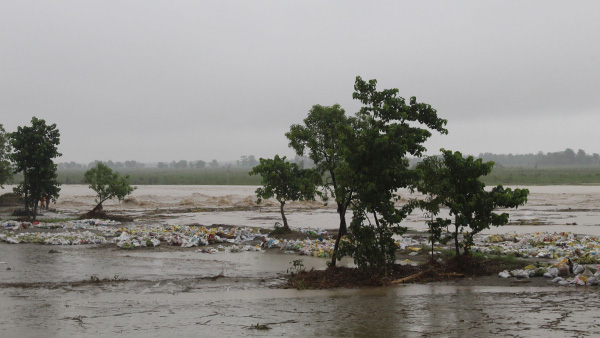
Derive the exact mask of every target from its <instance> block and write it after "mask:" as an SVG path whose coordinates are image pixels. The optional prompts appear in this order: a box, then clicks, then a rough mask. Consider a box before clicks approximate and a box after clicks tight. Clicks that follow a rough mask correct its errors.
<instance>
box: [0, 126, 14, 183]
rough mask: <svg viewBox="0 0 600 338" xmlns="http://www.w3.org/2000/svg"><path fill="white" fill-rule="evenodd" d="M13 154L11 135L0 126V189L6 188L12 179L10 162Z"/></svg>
mask: <svg viewBox="0 0 600 338" xmlns="http://www.w3.org/2000/svg"><path fill="white" fill-rule="evenodd" d="M10 152H11V146H10V139H9V134H7V133H6V132H5V131H4V127H3V126H2V125H1V124H0V188H4V186H3V185H4V184H6V183H8V182H9V181H10V180H11V179H12V177H13V174H12V171H13V170H12V167H11V164H10V160H9V154H10Z"/></svg>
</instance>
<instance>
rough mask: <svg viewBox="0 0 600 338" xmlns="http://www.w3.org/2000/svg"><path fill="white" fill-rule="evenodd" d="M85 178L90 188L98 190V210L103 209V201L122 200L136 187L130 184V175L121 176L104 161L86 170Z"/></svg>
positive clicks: (96, 208)
mask: <svg viewBox="0 0 600 338" xmlns="http://www.w3.org/2000/svg"><path fill="white" fill-rule="evenodd" d="M84 178H85V182H86V183H88V184H89V187H90V189H92V190H94V191H95V192H96V203H97V205H96V207H95V208H94V210H96V211H97V210H102V203H104V202H105V201H107V200H109V199H112V198H117V199H118V200H119V201H121V200H123V198H125V197H126V196H127V195H129V194H131V193H132V192H133V191H134V190H135V189H136V188H135V187H132V186H131V185H130V184H129V176H128V175H126V176H121V175H119V173H116V172H113V171H112V169H110V168H109V167H107V166H106V165H104V164H102V163H98V164H97V165H96V167H94V168H92V169H89V170H88V171H86V172H85V174H84Z"/></svg>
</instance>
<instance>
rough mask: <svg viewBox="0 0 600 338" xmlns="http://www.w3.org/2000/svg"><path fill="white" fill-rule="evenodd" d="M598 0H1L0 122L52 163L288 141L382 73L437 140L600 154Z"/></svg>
mask: <svg viewBox="0 0 600 338" xmlns="http://www.w3.org/2000/svg"><path fill="white" fill-rule="evenodd" d="M599 18H600V1H549V0H542V1H479V0H477V1H373V0H370V1H307V0H302V1H175V0H169V1H148V0H143V1H124V0H117V1H80V0H76V1H45V0H44V1H42V0H39V1H26V0H15V1H10V0H5V1H0V111H1V115H0V116H1V118H0V123H1V124H3V125H4V127H5V129H6V130H7V131H14V130H15V129H16V127H17V126H19V125H26V124H29V121H30V120H31V117H32V116H36V117H38V118H43V119H45V120H46V121H47V122H48V123H56V124H57V126H58V129H59V130H60V132H61V145H60V147H59V149H60V151H61V152H62V153H63V156H62V158H61V159H59V161H76V162H89V161H92V160H94V159H98V160H109V159H110V160H113V161H124V160H132V159H133V160H138V161H142V162H153V161H171V160H180V159H186V160H197V159H202V160H206V161H209V160H212V159H217V160H235V159H239V157H240V156H241V155H250V154H254V155H255V156H257V157H271V156H273V155H275V154H281V155H292V152H291V151H290V150H289V149H288V148H287V142H286V139H285V137H284V133H285V132H286V131H287V130H288V129H289V126H290V125H291V124H294V123H299V122H301V121H302V119H304V118H305V117H306V114H307V112H308V110H309V109H310V107H311V106H312V105H314V104H322V105H332V104H334V103H339V104H341V105H342V107H344V108H345V109H346V112H347V113H348V114H354V112H356V111H357V110H358V108H359V106H358V102H354V101H353V100H352V91H353V85H354V79H355V77H356V76H357V75H360V76H362V77H363V79H373V78H375V79H377V80H378V88H380V89H384V88H398V89H399V90H400V94H401V96H403V97H406V98H408V97H410V96H416V97H417V99H418V100H419V101H423V102H427V103H429V104H431V105H432V106H433V107H434V108H436V109H437V110H438V115H439V116H440V117H442V118H445V119H448V121H449V122H448V126H447V127H448V129H449V134H448V135H446V136H436V137H434V138H432V139H431V140H430V141H429V142H428V143H427V147H428V149H429V152H430V153H437V152H438V150H439V148H441V147H444V148H446V149H452V150H460V151H462V152H463V153H470V154H478V153H480V152H486V151H489V152H495V153H509V152H510V153H529V152H537V151H544V152H547V151H559V150H564V149H565V148H567V147H570V148H573V149H575V150H576V149H579V148H581V149H584V150H586V152H588V153H592V152H600V142H598V139H599V136H598V135H600V132H599V126H600V20H599Z"/></svg>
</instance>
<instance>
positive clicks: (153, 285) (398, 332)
mask: <svg viewBox="0 0 600 338" xmlns="http://www.w3.org/2000/svg"><path fill="white" fill-rule="evenodd" d="M8 189H10V187H5V190H8ZM254 189H255V187H201V186H200V187H198V186H140V187H139V188H138V190H136V191H135V192H134V194H133V196H132V197H131V198H130V199H128V200H127V201H125V202H122V203H120V204H119V203H112V202H111V203H108V204H106V205H105V208H106V209H107V210H108V211H111V212H112V211H114V212H116V213H120V214H124V215H131V216H134V217H135V218H136V222H137V223H141V224H143V223H148V224H156V223H161V224H187V223H192V222H197V223H201V224H207V225H208V224H229V225H240V226H261V227H265V228H270V227H272V226H273V223H274V222H275V221H277V220H278V214H277V209H276V205H275V204H273V203H269V202H267V203H266V206H265V207H264V208H262V209H256V208H255V207H254V206H253V204H254V203H253V201H254V199H253V197H252V194H253V191H254ZM530 190H531V191H532V194H531V196H530V199H529V203H528V204H527V205H526V206H525V207H523V208H520V209H519V210H517V211H516V212H510V213H511V219H512V220H515V219H520V220H525V221H528V220H529V221H531V220H538V222H539V223H543V224H546V225H543V226H540V225H538V226H506V227H502V228H498V229H492V231H491V232H506V231H517V232H521V233H522V232H536V231H574V232H577V233H582V234H596V235H598V234H600V231H599V229H600V227H598V224H600V217H599V216H600V214H599V212H600V202H599V201H600V187H596V186H583V187H562V186H561V187H530ZM0 193H3V191H0ZM93 205H94V203H93V195H92V194H91V191H90V190H89V189H87V187H85V186H63V187H62V191H61V198H60V199H59V201H58V203H57V204H56V205H55V206H53V207H56V208H57V210H58V211H60V212H62V213H63V214H65V215H74V214H77V213H81V212H83V211H87V210H89V209H91V207H93ZM289 207H290V208H289V210H290V211H289V212H290V215H289V219H290V224H291V226H292V227H314V228H326V229H327V228H329V229H332V228H334V227H335V225H336V217H337V215H336V214H335V210H334V209H333V208H332V207H331V206H328V207H323V206H322V205H321V204H319V203H311V204H292V205H290V206H289ZM48 215H49V216H54V217H58V216H60V215H59V214H52V213H50V214H48ZM422 222H423V215H418V214H416V215H412V216H411V218H409V220H408V221H407V225H408V226H409V227H411V228H413V229H423V228H424V226H423V224H421V223H422ZM573 223H576V225H572V224H573ZM567 224H569V225H567ZM50 250H53V251H52V252H53V253H50ZM56 251H57V252H56ZM299 258H301V259H303V263H304V265H305V266H306V267H307V268H308V269H310V268H312V267H314V268H323V267H324V266H325V260H324V259H321V258H314V257H306V256H302V257H299V256H296V255H291V254H284V253H274V252H245V253H218V254H212V255H211V254H202V253H199V252H197V251H196V250H195V249H192V248H189V249H181V248H170V247H169V248H167V247H162V246H161V247H158V248H155V249H143V250H133V251H126V250H120V249H118V248H116V247H114V246H96V245H87V246H44V245H34V244H16V245H12V244H6V243H0V337H69V336H71V337H114V336H123V337H164V336H173V337H187V336H193V337H224V336H225V337H232V336H303V337H306V336H318V337H389V336H397V337H401V336H406V337H464V336H471V337H482V336H491V335H494V336H510V337H530V336H545V337H579V336H595V335H600V325H598V319H596V318H597V315H596V308H597V304H598V303H599V302H600V293H599V291H598V288H597V287H558V286H555V285H550V284H548V286H530V287H527V286H524V285H528V284H522V283H518V284H517V283H514V284H507V286H498V285H497V283H487V282H486V279H481V280H470V281H467V280H457V281H456V282H449V283H443V284H428V285H401V286H394V287H380V288H372V289H336V290H289V289H279V288H277V285H279V284H281V283H282V281H283V274H284V273H285V272H286V269H288V268H289V267H290V262H291V261H292V260H295V259H299ZM345 264H349V263H348V262H345ZM95 277H97V278H98V279H99V280H98V281H95V280H94V281H93V279H94V278H95ZM508 285H510V286H508ZM542 285H545V284H544V283H542ZM257 324H258V326H257Z"/></svg>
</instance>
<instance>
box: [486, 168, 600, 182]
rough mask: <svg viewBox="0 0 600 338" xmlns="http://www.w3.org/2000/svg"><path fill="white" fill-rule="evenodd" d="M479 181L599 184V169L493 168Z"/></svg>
mask: <svg viewBox="0 0 600 338" xmlns="http://www.w3.org/2000/svg"><path fill="white" fill-rule="evenodd" d="M481 180H482V181H483V182H484V183H485V184H486V185H497V184H502V185H584V184H600V167H598V166H589V167H562V168H561V167H555V168H506V167H505V168H494V170H493V171H492V173H491V174H490V175H488V176H484V177H481Z"/></svg>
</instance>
